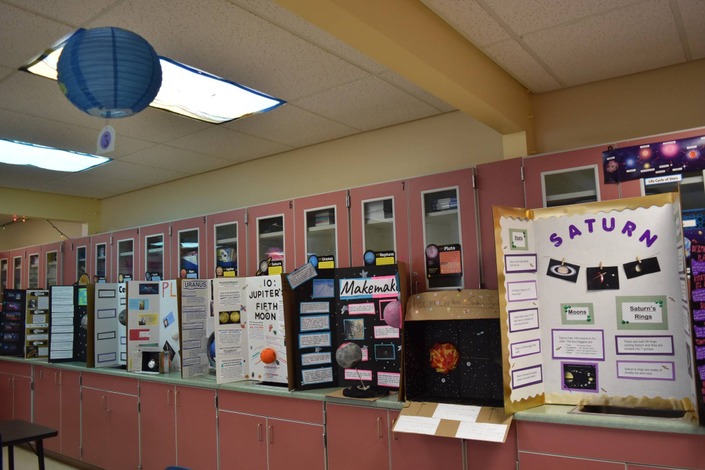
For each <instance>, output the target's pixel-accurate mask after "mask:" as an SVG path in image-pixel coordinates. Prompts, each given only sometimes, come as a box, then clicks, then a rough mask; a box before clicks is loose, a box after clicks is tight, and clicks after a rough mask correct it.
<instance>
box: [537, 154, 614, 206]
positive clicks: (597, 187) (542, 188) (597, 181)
mask: <svg viewBox="0 0 705 470" xmlns="http://www.w3.org/2000/svg"><path fill="white" fill-rule="evenodd" d="M603 150H605V149H602V148H598V147H592V148H588V149H581V150H571V151H567V152H561V153H553V154H550V155H540V156H536V157H528V158H525V159H524V186H525V188H526V207H528V208H530V209H535V208H538V207H551V206H558V205H567V204H577V203H584V202H593V201H607V200H610V199H619V185H618V184H605V182H604V180H605V176H604V173H603V170H602V151H603Z"/></svg>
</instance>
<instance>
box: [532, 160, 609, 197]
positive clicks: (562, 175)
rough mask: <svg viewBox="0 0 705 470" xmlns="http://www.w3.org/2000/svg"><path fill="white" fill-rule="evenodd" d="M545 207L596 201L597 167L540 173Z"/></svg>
mask: <svg viewBox="0 0 705 470" xmlns="http://www.w3.org/2000/svg"><path fill="white" fill-rule="evenodd" d="M541 178H542V181H543V190H544V194H543V196H544V201H545V205H546V207H555V206H564V205H567V204H579V203H584V202H595V201H598V200H599V198H598V192H597V189H598V184H597V167H596V166H590V167H586V168H577V169H575V168H573V169H570V170H561V171H552V172H546V173H541Z"/></svg>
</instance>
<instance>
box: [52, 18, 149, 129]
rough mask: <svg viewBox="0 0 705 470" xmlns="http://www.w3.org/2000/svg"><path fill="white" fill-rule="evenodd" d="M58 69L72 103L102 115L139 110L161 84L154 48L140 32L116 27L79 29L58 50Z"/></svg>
mask: <svg viewBox="0 0 705 470" xmlns="http://www.w3.org/2000/svg"><path fill="white" fill-rule="evenodd" d="M57 74H58V76H57V78H58V82H59V87H60V88H61V91H62V92H63V93H64V94H65V95H66V97H67V98H68V99H69V101H71V103H73V104H74V106H76V107H77V108H78V109H80V110H81V111H83V112H85V113H88V114H90V115H91V116H97V117H103V118H121V117H127V116H131V115H133V114H136V113H139V112H140V111H142V110H143V109H144V108H146V107H147V106H149V104H150V103H151V102H152V100H154V98H155V97H156V96H157V93H158V92H159V87H161V84H162V67H161V64H160V62H159V56H157V53H156V52H155V51H154V48H153V47H152V46H151V45H150V44H149V43H148V42H147V41H146V40H145V39H144V38H143V37H142V36H140V35H138V34H135V33H133V32H132V31H127V30H125V29H122V28H115V27H105V28H95V29H88V30H85V29H82V30H79V31H77V32H76V33H75V34H74V35H73V36H71V38H70V39H69V40H68V41H67V43H66V45H65V46H64V50H63V51H62V52H61V56H60V57H59V62H58V64H57Z"/></svg>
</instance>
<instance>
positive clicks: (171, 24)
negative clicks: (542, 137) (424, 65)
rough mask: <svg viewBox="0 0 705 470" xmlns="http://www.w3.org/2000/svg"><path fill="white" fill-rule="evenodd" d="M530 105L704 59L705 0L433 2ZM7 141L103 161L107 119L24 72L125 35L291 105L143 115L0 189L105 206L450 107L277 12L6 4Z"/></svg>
mask: <svg viewBox="0 0 705 470" xmlns="http://www.w3.org/2000/svg"><path fill="white" fill-rule="evenodd" d="M422 3H423V4H425V5H426V6H427V7H428V8H429V9H431V10H432V11H433V12H435V13H436V14H437V15H438V16H440V17H441V18H443V19H444V20H445V21H446V22H447V23H449V24H450V25H451V26H452V27H453V28H455V29H456V30H457V31H458V32H460V33H461V34H462V35H463V36H464V37H465V38H467V39H468V40H469V41H471V42H472V43H473V44H475V45H476V46H477V47H478V48H480V49H481V50H482V51H483V52H485V53H486V54H487V55H488V56H489V57H490V58H492V60H494V61H495V62H496V63H497V64H499V65H500V66H501V67H502V68H504V69H505V70H506V71H507V72H508V73H509V74H511V75H512V76H513V77H515V78H516V79H517V80H518V81H519V82H521V83H522V84H523V85H524V86H525V87H526V88H527V89H529V90H530V91H532V92H533V93H544V92H548V91H552V90H556V89H560V88H565V87H571V86H575V85H579V84H584V83H589V82H593V81H597V80H602V79H606V78H613V77H618V76H622V75H627V74H631V73H635V72H641V71H645V70H651V69H655V68H659V67H664V66H669V65H674V64H679V63H683V62H687V61H691V60H697V59H701V58H704V57H705V1H703V0H590V1H581V0H563V1H561V0H522V1H516V0H423V2H422ZM0 18H1V19H0V43H1V44H3V47H2V48H0V137H2V138H9V139H17V140H24V141H31V142H35V143H39V144H43V145H50V146H54V147H59V148H63V149H70V150H77V151H82V152H89V153H95V151H96V139H97V135H98V132H99V130H100V129H101V128H102V127H103V126H105V125H106V121H105V120H102V119H98V118H94V117H90V116H88V115H86V114H83V113H82V112H80V111H79V110H77V109H76V108H74V107H73V106H72V105H71V104H70V103H69V102H68V101H67V100H66V99H65V98H64V96H63V95H62V94H61V92H60V91H59V88H58V86H57V84H56V82H54V81H51V80H47V79H44V78H39V77H35V76H32V75H30V74H28V73H25V72H20V71H18V68H19V67H20V66H22V65H23V64H25V63H26V62H28V60H29V59H31V58H32V57H33V56H36V55H37V54H38V53H39V52H41V51H42V50H44V49H46V48H47V47H49V46H50V45H51V44H52V43H54V42H55V41H57V40H58V39H59V38H61V37H63V36H65V35H67V34H69V33H71V32H72V31H74V30H75V29H76V28H79V27H84V28H93V27H99V26H119V27H123V28H125V29H129V30H132V31H134V32H136V33H138V34H140V35H141V36H143V37H144V38H145V39H147V40H148V41H149V42H150V43H151V44H152V46H154V48H155V50H156V51H157V53H158V54H159V55H163V56H166V57H169V58H172V59H174V60H177V61H180V62H183V63H186V64H189V65H192V66H194V67H197V68H199V69H203V70H206V71H209V72H211V73H213V74H216V75H219V76H221V77H224V78H227V79H229V80H233V81H236V82H239V83H241V84H243V85H246V86H248V87H251V88H254V89H257V90H259V91H262V92H264V93H267V94H270V95H273V96H276V97H278V98H281V99H284V100H286V101H287V104H286V105H284V106H282V107H280V108H277V109H275V110H274V111H271V112H269V113H265V114H260V115H255V116H251V117H248V118H246V119H242V120H239V121H234V122H231V123H226V124H222V125H219V126H218V125H212V124H206V123H201V122H198V121H195V120H191V119H188V118H183V117H180V116H176V115H174V114H171V113H168V112H164V111H160V110H156V109H152V108H149V109H147V110H145V111H143V112H142V113H140V114H138V115H136V116H133V117H130V118H126V119H116V120H111V121H110V122H109V124H110V125H112V126H113V127H114V128H115V129H116V131H117V141H116V149H115V151H114V152H113V153H111V154H110V155H109V156H110V157H111V158H113V159H114V161H112V162H111V163H109V164H107V165H104V166H102V167H98V168H95V169H93V170H89V171H86V172H83V173H79V174H67V173H62V172H52V171H46V170H39V169H34V168H29V167H19V166H12V165H2V164H0V187H9V188H23V189H30V190H37V191H44V192H50V193H58V194H67V195H75V196H84V197H91V198H98V199H101V198H106V197H110V196H114V195H117V194H120V193H124V192H128V191H133V190H137V189H140V188H143V187H147V186H151V185H155V184H158V183H163V182H167V181H171V180H175V179H179V178H184V177H187V176H190V175H194V174H198V173H203V172H207V171H211V170H215V169H218V168H222V167H225V166H230V165H233V164H236V163H239V162H244V161H247V160H251V159H255V158H260V157H264V156H267V155H272V154H276V153H281V152H286V151H288V150H292V149H296V148H300V147H304V146H308V145H312V144H316V143H320V142H324V141H329V140H333V139H337V138H341V137H345V136H350V135H353V134H357V133H360V132H365V131H369V130H373V129H378V128H382V127H386V126H391V125H395V124H400V123H403V122H408V121H412V120H417V119H421V118H425V117H430V116H434V115H437V114H441V113H445V112H449V111H452V110H454V107H453V106H451V105H449V104H447V103H445V102H443V101H441V100H439V99H438V98H436V97H434V96H433V95H431V94H429V93H427V92H425V91H424V90H422V89H420V88H418V87H416V86H415V85H413V84H412V83H411V82H410V81H408V80H406V79H405V78H403V77H402V76H400V75H399V74H397V73H395V72H392V71H390V70H389V69H387V68H385V67H384V66H382V65H380V64H379V63H376V62H375V61H373V60H371V59H369V58H368V57H365V56H364V55H362V54H361V53H360V52H358V51H356V50H354V49H352V48H351V47H349V46H347V45H346V44H344V43H342V42H341V41H340V40H338V39H337V38H335V37H333V36H331V35H330V34H328V33H326V32H323V31H322V30H320V29H318V28H317V27H315V26H313V25H311V24H309V23H307V22H305V21H303V20H302V19H301V18H299V17H297V16H295V15H294V14H292V13H291V12H289V11H288V10H286V9H284V8H283V7H281V6H279V5H278V4H276V3H275V2H273V1H271V0H230V1H227V0H199V1H193V0H169V1H168V2H166V1H157V0H0Z"/></svg>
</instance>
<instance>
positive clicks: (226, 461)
mask: <svg viewBox="0 0 705 470" xmlns="http://www.w3.org/2000/svg"><path fill="white" fill-rule="evenodd" d="M266 432H267V420H266V418H264V417H262V416H253V415H248V414H242V413H236V412H232V411H223V410H219V411H218V433H219V439H218V443H219V444H218V445H219V448H218V453H219V458H220V470H240V469H247V470H267V440H266ZM292 459H293V458H292Z"/></svg>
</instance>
